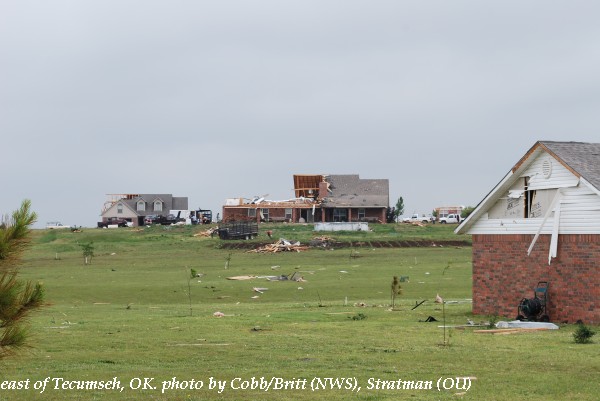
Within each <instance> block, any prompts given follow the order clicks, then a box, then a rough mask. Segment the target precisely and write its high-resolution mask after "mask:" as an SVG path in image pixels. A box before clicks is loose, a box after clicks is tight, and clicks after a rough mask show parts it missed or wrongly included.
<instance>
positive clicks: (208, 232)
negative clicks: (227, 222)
mask: <svg viewBox="0 0 600 401" xmlns="http://www.w3.org/2000/svg"><path fill="white" fill-rule="evenodd" d="M216 232H217V228H216V227H211V228H209V229H208V230H205V231H201V232H198V233H196V234H194V237H212V236H213V234H215V233H216Z"/></svg>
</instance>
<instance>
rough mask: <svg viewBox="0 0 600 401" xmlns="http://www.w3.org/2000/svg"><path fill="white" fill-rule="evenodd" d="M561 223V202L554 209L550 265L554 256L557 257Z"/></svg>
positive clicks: (549, 256)
mask: <svg viewBox="0 0 600 401" xmlns="http://www.w3.org/2000/svg"><path fill="white" fill-rule="evenodd" d="M559 224H560V202H558V203H557V204H556V210H555V211H554V227H552V237H550V250H549V251H548V265H550V264H551V263H552V258H555V257H556V251H557V249H558V226H559Z"/></svg>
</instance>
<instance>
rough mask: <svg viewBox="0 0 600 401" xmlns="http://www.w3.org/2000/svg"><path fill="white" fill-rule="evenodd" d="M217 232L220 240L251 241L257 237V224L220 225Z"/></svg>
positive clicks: (234, 223) (235, 223)
mask: <svg viewBox="0 0 600 401" xmlns="http://www.w3.org/2000/svg"><path fill="white" fill-rule="evenodd" d="M217 232H218V233H219V238H221V239H252V238H254V237H256V236H257V235H258V223H257V222H256V221H232V222H229V223H221V224H219V228H218V230H217Z"/></svg>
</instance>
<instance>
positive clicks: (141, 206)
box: [137, 200, 146, 212]
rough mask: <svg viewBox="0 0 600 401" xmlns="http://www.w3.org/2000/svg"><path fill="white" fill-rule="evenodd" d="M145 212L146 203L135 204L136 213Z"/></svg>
mask: <svg viewBox="0 0 600 401" xmlns="http://www.w3.org/2000/svg"><path fill="white" fill-rule="evenodd" d="M145 210H146V202H144V201H143V200H140V201H138V202H137V211H138V212H143V211H145Z"/></svg>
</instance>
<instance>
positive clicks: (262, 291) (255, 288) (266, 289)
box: [252, 287, 269, 294]
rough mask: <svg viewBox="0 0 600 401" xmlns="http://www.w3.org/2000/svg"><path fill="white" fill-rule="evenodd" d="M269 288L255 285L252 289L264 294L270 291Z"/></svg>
mask: <svg viewBox="0 0 600 401" xmlns="http://www.w3.org/2000/svg"><path fill="white" fill-rule="evenodd" d="M268 290H269V289H268V288H263V287H254V288H252V291H254V292H258V293H259V294H264V293H265V291H268Z"/></svg>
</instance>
